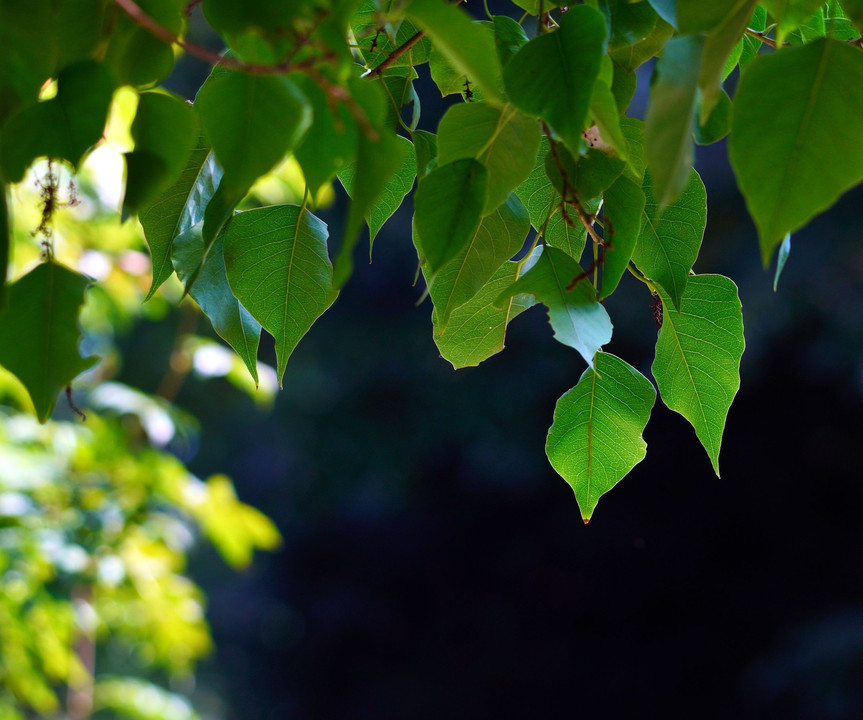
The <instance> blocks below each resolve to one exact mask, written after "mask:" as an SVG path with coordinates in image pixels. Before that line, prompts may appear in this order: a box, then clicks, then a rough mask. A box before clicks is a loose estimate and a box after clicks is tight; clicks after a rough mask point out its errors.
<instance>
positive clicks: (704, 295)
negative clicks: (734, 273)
mask: <svg viewBox="0 0 863 720" xmlns="http://www.w3.org/2000/svg"><path fill="white" fill-rule="evenodd" d="M660 296H661V297H662V302H663V305H665V306H666V312H665V317H664V320H663V323H662V327H661V328H660V329H659V337H658V338H657V341H656V359H655V360H654V361H653V368H652V369H653V377H655V378H656V384H657V385H658V387H659V394H660V396H661V397H662V400H663V402H664V403H665V404H666V405H667V406H668V407H669V408H671V409H672V410H674V411H675V412H679V413H680V414H681V415H683V417H685V418H686V419H687V420H688V421H689V422H690V423H691V424H692V426H693V427H694V428H695V433H696V435H698V439H699V440H700V441H701V444H702V445H703V446H704V449H705V450H707V454H708V456H709V457H710V462H711V463H712V464H713V470H714V471H715V472H716V474H717V475H719V449H720V446H721V443H722V433H723V430H724V428H725V418H726V416H727V415H728V409H729V408H730V407H731V402H732V400H733V399H734V396H735V394H736V393H737V389H738V388H739V387H740V358H741V356H742V355H743V348H744V341H743V317H742V315H741V312H740V299H739V298H738V297H737V287H736V286H735V284H734V283H733V282H731V280H729V279H728V278H726V277H723V276H722V275H694V276H692V277H691V278H689V282H688V283H687V284H686V291H685V293H684V294H683V297H682V299H681V302H680V311H679V312H677V311H675V310H673V309H670V308H669V301H670V299H671V298H670V297H669V296H668V295H667V294H666V293H664V292H662V291H660Z"/></svg>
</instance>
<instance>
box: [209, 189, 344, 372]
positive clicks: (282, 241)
mask: <svg viewBox="0 0 863 720" xmlns="http://www.w3.org/2000/svg"><path fill="white" fill-rule="evenodd" d="M224 255H225V267H226V270H227V275H228V282H229V283H230V286H231V290H232V291H233V293H234V296H235V297H236V298H237V299H238V300H239V301H240V302H241V303H242V304H243V306H244V307H245V308H246V309H247V310H248V311H249V312H250V313H251V315H252V317H254V318H255V320H257V321H258V322H259V323H260V324H261V325H262V326H263V327H264V329H265V330H266V331H267V332H269V333H270V334H271V335H272V336H273V337H274V338H275V340H276V360H277V372H278V376H279V383H280V384H281V380H282V377H283V376H284V374H285V367H286V366H287V364H288V358H289V357H290V355H291V353H292V352H293V350H294V348H295V347H296V346H297V343H298V342H299V341H300V340H301V339H302V337H303V335H305V334H306V333H307V332H308V330H309V328H310V327H311V326H312V324H313V323H314V322H315V320H317V319H318V318H319V317H320V316H321V315H322V314H323V313H324V311H325V310H326V309H327V308H328V307H329V306H330V305H332V304H333V301H334V300H335V299H336V295H337V294H338V293H337V292H336V291H335V290H334V289H333V268H332V265H331V264H330V260H329V257H328V256H327V226H326V225H325V224H324V223H323V222H321V221H320V220H319V219H318V218H316V217H315V216H314V215H312V214H311V213H310V212H309V211H308V210H305V209H304V208H300V207H297V206H294V205H275V206H273V207H266V208H259V209H257V210H249V211H247V212H243V213H240V214H239V215H237V216H236V217H234V218H233V219H232V220H231V222H230V224H229V225H228V227H227V228H226V229H225V246H224Z"/></svg>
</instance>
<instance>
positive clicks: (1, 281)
mask: <svg viewBox="0 0 863 720" xmlns="http://www.w3.org/2000/svg"><path fill="white" fill-rule="evenodd" d="M10 231H11V227H10V223H9V206H8V200H7V198H6V183H5V182H3V177H2V175H0V311H2V310H3V308H4V307H6V275H7V274H8V272H9V259H10V258H9V255H10V253H9V247H10V243H9V240H10Z"/></svg>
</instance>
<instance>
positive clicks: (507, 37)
mask: <svg viewBox="0 0 863 720" xmlns="http://www.w3.org/2000/svg"><path fill="white" fill-rule="evenodd" d="M492 22H493V23H494V46H495V47H496V48H497V57H498V59H499V60H500V66H501V67H504V66H505V65H506V64H507V63H508V62H509V61H510V60H511V59H512V56H513V55H515V54H516V53H517V52H518V51H519V50H521V48H522V47H524V46H525V45H526V44H527V42H528V37H527V33H525V31H524V28H523V27H522V26H521V25H519V24H518V23H517V22H516V21H515V20H513V19H512V18H511V17H507V16H506V15H495V16H494V20H493V21H492Z"/></svg>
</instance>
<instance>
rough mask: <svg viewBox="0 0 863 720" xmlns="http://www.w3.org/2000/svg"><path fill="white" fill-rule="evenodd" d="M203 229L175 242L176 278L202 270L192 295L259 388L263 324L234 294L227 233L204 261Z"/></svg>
mask: <svg viewBox="0 0 863 720" xmlns="http://www.w3.org/2000/svg"><path fill="white" fill-rule="evenodd" d="M202 227H203V222H199V223H198V224H196V225H194V226H193V227H191V228H189V229H188V230H186V232H184V233H183V234H182V235H180V236H179V237H177V238H176V239H175V240H174V246H173V256H172V259H173V263H174V268H175V269H176V271H177V277H179V278H180V282H182V283H186V282H187V281H188V279H189V277H190V276H191V275H192V274H193V273H195V272H198V268H200V272H199V275H198V281H197V282H196V283H195V284H194V285H193V286H192V288H191V290H190V291H189V294H190V295H191V296H192V299H193V300H194V301H195V302H196V303H198V305H199V306H200V308H201V310H202V311H203V313H204V315H206V316H207V317H208V318H209V319H210V322H211V323H212V324H213V330H215V331H216V332H217V333H218V334H219V337H221V338H222V339H223V340H224V341H225V342H227V343H228V345H230V346H231V347H232V348H234V351H235V352H236V353H237V355H239V356H240V358H241V359H242V361H243V362H244V363H245V365H246V367H247V368H248V369H249V372H250V373H251V375H252V378H254V380H255V385H257V384H258V341H259V340H260V338H261V325H260V323H258V321H257V320H255V319H254V318H253V317H252V316H251V315H250V314H249V312H248V311H247V310H246V308H244V307H243V305H242V303H240V301H239V300H237V298H235V297H234V295H233V293H232V292H231V286H230V285H229V284H228V276H227V274H226V272H225V258H224V256H223V254H222V253H223V247H222V246H223V244H224V233H223V234H220V235H219V237H217V238H216V242H215V243H214V244H213V247H212V249H211V251H210V252H209V253H208V255H207V259H206V261H204V238H203V236H202V235H201V229H202ZM202 263H203V265H202Z"/></svg>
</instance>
